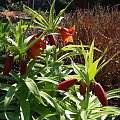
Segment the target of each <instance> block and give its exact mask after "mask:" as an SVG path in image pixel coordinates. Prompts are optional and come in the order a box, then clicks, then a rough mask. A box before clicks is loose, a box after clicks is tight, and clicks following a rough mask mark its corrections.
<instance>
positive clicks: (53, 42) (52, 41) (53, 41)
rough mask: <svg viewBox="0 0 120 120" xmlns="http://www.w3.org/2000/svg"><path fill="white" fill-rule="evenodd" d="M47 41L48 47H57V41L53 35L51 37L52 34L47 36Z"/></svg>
mask: <svg viewBox="0 0 120 120" xmlns="http://www.w3.org/2000/svg"><path fill="white" fill-rule="evenodd" d="M48 40H49V43H50V45H56V46H57V40H56V38H55V36H54V35H52V34H50V35H48Z"/></svg>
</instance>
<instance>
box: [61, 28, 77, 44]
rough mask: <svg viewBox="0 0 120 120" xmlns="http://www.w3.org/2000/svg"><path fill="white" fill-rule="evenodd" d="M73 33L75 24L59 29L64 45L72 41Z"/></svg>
mask: <svg viewBox="0 0 120 120" xmlns="http://www.w3.org/2000/svg"><path fill="white" fill-rule="evenodd" d="M74 33H75V26H73V27H72V28H70V29H67V28H61V29H60V34H61V37H62V40H63V44H64V45H66V44H67V43H71V42H73V35H74Z"/></svg>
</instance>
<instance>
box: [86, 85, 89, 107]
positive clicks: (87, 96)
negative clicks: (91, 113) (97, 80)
mask: <svg viewBox="0 0 120 120" xmlns="http://www.w3.org/2000/svg"><path fill="white" fill-rule="evenodd" d="M89 97H90V93H89V86H87V93H86V109H87V108H88V106H89Z"/></svg>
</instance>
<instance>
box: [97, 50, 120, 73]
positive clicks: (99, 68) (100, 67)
mask: <svg viewBox="0 0 120 120" xmlns="http://www.w3.org/2000/svg"><path fill="white" fill-rule="evenodd" d="M119 53H120V52H118V53H116V54H115V55H114V56H113V57H111V58H110V59H109V60H108V61H106V62H105V63H103V64H102V65H101V66H99V67H98V69H97V73H98V72H99V71H100V70H101V69H102V68H103V67H104V66H105V65H107V64H108V63H109V62H110V61H111V60H112V59H113V58H114V57H115V56H116V55H118V54H119Z"/></svg>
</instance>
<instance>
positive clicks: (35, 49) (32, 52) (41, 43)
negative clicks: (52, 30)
mask: <svg viewBox="0 0 120 120" xmlns="http://www.w3.org/2000/svg"><path fill="white" fill-rule="evenodd" d="M40 35H41V33H38V34H37V35H35V36H33V37H32V38H31V39H30V40H29V42H28V44H27V45H29V44H30V43H31V42H32V41H34V40H36V39H37V38H38V37H39V36H40ZM40 48H42V49H43V50H45V49H46V37H45V36H44V37H43V38H42V39H40V40H38V41H37V42H36V43H35V44H34V45H33V46H32V47H31V48H30V49H29V50H28V51H27V55H28V57H30V58H32V59H35V57H36V56H40V51H39V49H40Z"/></svg>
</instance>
